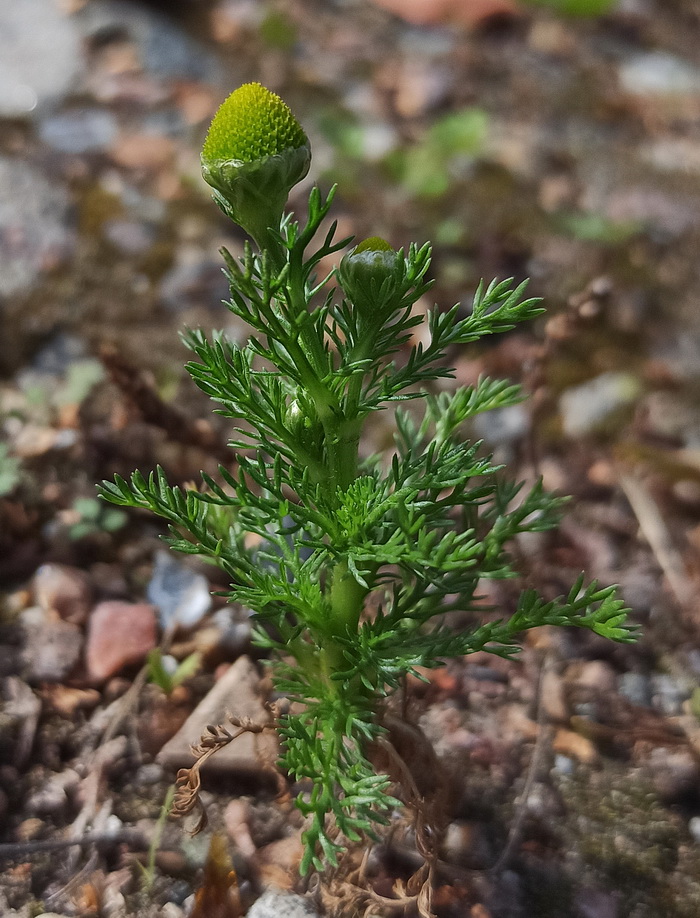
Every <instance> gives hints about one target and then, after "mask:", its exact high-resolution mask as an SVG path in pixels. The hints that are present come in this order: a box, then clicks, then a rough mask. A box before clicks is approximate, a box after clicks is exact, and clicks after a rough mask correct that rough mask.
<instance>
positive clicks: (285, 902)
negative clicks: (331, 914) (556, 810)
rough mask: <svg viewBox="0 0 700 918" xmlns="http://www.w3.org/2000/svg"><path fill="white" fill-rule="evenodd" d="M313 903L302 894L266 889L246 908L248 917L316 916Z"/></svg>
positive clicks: (304, 917)
mask: <svg viewBox="0 0 700 918" xmlns="http://www.w3.org/2000/svg"><path fill="white" fill-rule="evenodd" d="M318 914H319V913H318V912H317V911H316V909H315V908H314V906H313V904H312V903H311V902H310V901H309V900H308V899H305V898H304V897H303V896H295V895H291V894H290V893H281V892H274V891H273V890H268V891H267V892H266V893H264V894H263V895H262V896H261V897H260V898H259V899H258V900H257V901H256V902H254V903H253V905H252V906H251V907H250V909H249V910H248V918H318Z"/></svg>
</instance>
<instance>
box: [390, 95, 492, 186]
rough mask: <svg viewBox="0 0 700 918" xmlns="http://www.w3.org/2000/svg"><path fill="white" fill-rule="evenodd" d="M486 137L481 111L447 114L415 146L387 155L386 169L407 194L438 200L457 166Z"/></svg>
mask: <svg viewBox="0 0 700 918" xmlns="http://www.w3.org/2000/svg"><path fill="white" fill-rule="evenodd" d="M487 134H488V115H487V114H486V112H485V111H483V110H482V109H480V108H464V109H462V110H461V111H457V112H451V113H450V114H449V115H444V116H443V117H442V118H440V119H439V120H438V121H436V122H435V123H434V124H433V125H431V127H430V128H429V129H428V130H427V132H426V134H425V136H424V137H422V138H421V140H419V141H418V142H417V143H415V144H414V145H412V146H409V147H406V148H405V149H402V150H397V151H395V152H394V153H392V154H390V156H389V157H388V165H389V168H390V170H391V172H392V173H393V175H394V177H395V178H397V179H398V180H399V181H400V182H401V184H402V185H403V186H404V188H405V189H406V190H407V191H408V192H410V193H411V194H413V195H417V196H419V197H425V198H438V197H441V196H442V195H444V194H446V193H447V192H448V191H449V189H450V187H451V185H452V184H453V182H454V181H455V178H456V177H458V175H459V167H460V164H462V165H463V164H464V161H465V160H466V162H469V161H470V160H471V159H472V158H473V157H474V156H476V155H477V154H479V153H480V152H481V150H482V149H483V147H484V144H485V142H486V138H487Z"/></svg>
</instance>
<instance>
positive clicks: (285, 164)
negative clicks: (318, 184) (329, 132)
mask: <svg viewBox="0 0 700 918" xmlns="http://www.w3.org/2000/svg"><path fill="white" fill-rule="evenodd" d="M310 162H311V149H310V147H309V140H308V138H307V136H306V134H305V133H304V131H303V129H302V127H301V125H300V124H299V122H298V121H297V119H296V118H295V117H294V115H293V114H292V112H291V110H290V109H289V107H288V106H287V105H286V104H285V103H284V102H283V101H282V99H280V97H279V96H277V95H275V93H274V92H270V90H269V89H266V88H265V87H264V86H261V85H260V83H246V84H244V85H243V86H240V87H239V88H238V89H237V90H235V92H232V93H231V95H230V96H229V97H228V99H226V101H225V102H224V103H223V104H222V105H221V107H220V108H219V110H218V111H217V113H216V114H215V115H214V120H213V121H212V123H211V127H210V128H209V132H208V134H207V136H206V139H205V141H204V147H203V148H202V174H203V175H204V179H205V181H206V182H207V183H208V184H209V185H211V187H212V188H213V189H214V192H215V195H214V197H215V198H216V200H217V203H218V204H219V206H220V207H221V208H222V210H224V212H225V213H227V214H228V216H229V217H231V219H232V220H234V221H235V222H236V223H238V225H239V226H241V227H243V229H244V230H245V231H246V232H247V233H249V234H250V235H251V236H252V237H253V239H255V241H256V242H257V243H258V245H259V246H260V248H261V249H265V248H267V247H268V245H269V243H270V237H269V234H268V230H269V229H273V230H277V229H279V225H280V221H281V219H282V214H283V211H284V206H285V204H286V203H287V198H288V197H289V192H290V190H291V189H292V188H293V186H294V185H296V183H297V182H300V181H301V180H302V179H303V178H304V176H305V175H306V173H307V172H308V171H309V164H310Z"/></svg>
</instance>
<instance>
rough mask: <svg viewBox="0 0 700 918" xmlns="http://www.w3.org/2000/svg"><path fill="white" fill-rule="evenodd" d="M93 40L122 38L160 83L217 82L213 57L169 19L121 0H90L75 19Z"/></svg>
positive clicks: (218, 66)
mask: <svg viewBox="0 0 700 918" xmlns="http://www.w3.org/2000/svg"><path fill="white" fill-rule="evenodd" d="M75 19H76V21H77V22H78V23H79V25H80V27H81V28H82V30H83V31H84V33H85V34H86V35H87V37H88V38H92V39H104V38H107V39H108V38H109V37H110V36H122V37H124V38H126V39H128V40H130V41H132V42H134V44H135V45H136V47H137V50H138V54H139V57H140V60H141V64H142V66H143V69H144V70H145V72H146V73H148V74H151V75H152V76H155V77H158V78H160V79H163V80H166V81H167V80H188V79H189V80H201V81H203V82H218V80H219V78H220V76H221V67H220V65H219V63H218V61H217V60H216V57H215V56H214V55H213V54H212V53H211V52H209V51H208V50H207V48H206V47H204V46H203V45H201V44H199V42H197V41H195V40H194V39H193V38H190V37H189V36H188V35H187V34H185V32H184V31H183V30H182V29H181V28H180V27H179V26H178V25H177V24H176V23H175V22H173V20H172V19H170V18H168V17H167V16H165V15H163V14H162V13H158V12H155V11H153V10H150V9H148V8H147V7H145V6H142V5H137V4H134V3H127V2H124V0H91V2H90V3H87V4H86V5H85V6H84V7H83V9H82V10H80V12H79V13H78V14H77V15H76V16H75Z"/></svg>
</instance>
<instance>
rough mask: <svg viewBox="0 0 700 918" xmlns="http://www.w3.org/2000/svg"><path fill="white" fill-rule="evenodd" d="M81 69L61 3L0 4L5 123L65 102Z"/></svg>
mask: <svg viewBox="0 0 700 918" xmlns="http://www.w3.org/2000/svg"><path fill="white" fill-rule="evenodd" d="M82 66H83V60H82V54H81V47H80V38H79V35H78V32H77V30H76V28H75V24H74V22H73V20H72V19H71V18H70V17H68V16H66V15H65V14H62V13H61V12H60V10H59V5H58V4H57V3H47V2H46V0H8V2H5V3H0V117H3V116H4V117H22V116H23V115H27V114H29V113H30V112H32V111H34V110H35V109H39V110H41V108H43V107H44V106H46V105H49V104H51V103H55V102H56V101H58V100H60V99H62V98H63V97H64V96H65V95H66V94H67V93H68V91H69V90H70V88H71V87H72V85H73V84H74V82H75V81H76V79H77V77H78V75H79V74H80V72H81V69H82ZM2 184H5V183H4V182H3V183H2Z"/></svg>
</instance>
